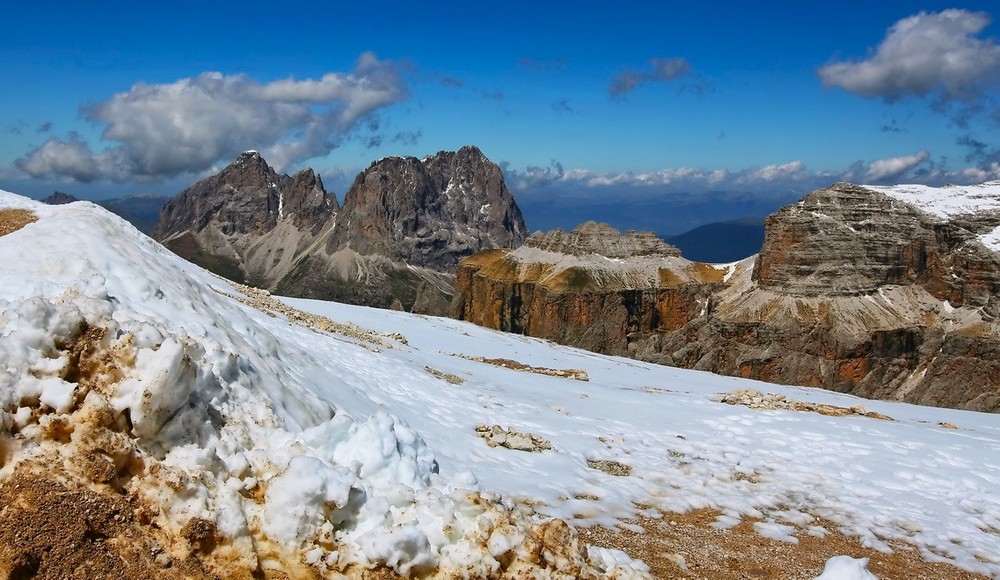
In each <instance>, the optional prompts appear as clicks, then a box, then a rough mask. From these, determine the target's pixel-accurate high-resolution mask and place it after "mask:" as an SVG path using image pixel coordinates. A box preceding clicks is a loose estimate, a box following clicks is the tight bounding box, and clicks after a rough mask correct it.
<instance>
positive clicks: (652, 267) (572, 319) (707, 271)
mask: <svg viewBox="0 0 1000 580" xmlns="http://www.w3.org/2000/svg"><path fill="white" fill-rule="evenodd" d="M919 193H920V194H921V195H924V196H925V197H926V196H927V195H930V196H931V199H945V200H948V201H949V203H948V204H945V205H946V206H947V208H950V209H948V211H945V210H942V209H941V207H940V204H938V205H935V204H933V203H926V200H924V198H921V197H919V196H916V195H915V194H913V193H912V192H910V193H907V190H906V188H883V189H882V190H877V189H876V188H868V187H861V186H856V185H850V184H836V185H834V186H831V187H829V188H826V189H821V190H818V191H815V192H813V193H811V194H809V195H808V196H806V197H805V198H803V199H802V200H800V201H799V202H798V203H795V204H792V205H790V206H788V207H785V208H784V209H782V210H780V211H779V212H777V213H776V214H774V215H772V216H771V217H770V218H768V220H767V222H766V232H765V240H764V245H763V248H762V249H761V252H760V254H758V255H757V256H755V257H750V258H747V259H746V260H743V261H741V262H739V263H736V264H731V265H727V266H725V267H718V266H710V265H707V264H698V263H693V262H689V261H687V260H685V259H684V258H681V257H676V256H675V255H670V253H669V252H666V253H665V252H662V251H661V252H659V253H655V254H652V255H650V254H642V253H641V251H636V253H635V254H633V257H627V252H626V255H623V252H622V251H621V250H619V249H618V244H621V246H622V247H627V246H628V244H626V243H625V239H626V238H627V237H628V236H627V235H626V236H620V237H618V238H605V240H604V241H603V242H601V243H597V244H596V245H594V244H592V243H591V242H592V241H594V240H595V238H594V237H590V238H589V239H587V238H588V236H586V235H585V234H586V232H587V231H595V232H596V231H597V230H603V231H604V232H605V234H598V235H605V236H607V234H608V233H610V232H607V229H606V228H599V227H596V228H595V226H593V225H588V226H586V227H585V228H580V229H578V230H575V231H574V232H573V233H571V234H566V233H565V232H559V231H557V232H552V233H549V234H545V235H536V236H532V238H531V239H529V241H528V243H527V244H526V245H525V247H524V248H521V249H518V250H515V251H511V252H503V251H493V252H483V253H481V254H478V255H476V256H473V257H471V258H469V259H467V260H465V261H463V262H462V264H461V265H460V267H459V272H458V280H457V283H456V297H455V301H454V303H453V314H454V315H455V316H457V317H459V318H464V319H467V320H471V321H473V322H477V323H479V324H482V325H484V326H489V327H492V328H500V329H504V330H510V331H514V332H522V333H525V334H529V335H532V336H539V337H544V338H549V339H552V340H556V341H559V342H563V343H567V344H573V345H576V346H581V347H584V348H588V349H591V350H596V351H599V352H605V353H609V354H627V355H629V356H633V357H636V358H639V359H643V360H648V361H652V362H658V363H663V364H669V365H674V366H681V367H685V368H696V369H701V370H707V371H712V372H716V373H720V374H728V375H735V376H742V377H747V378H754V379H760V380H764V381H770V382H779V383H785V384H797V385H806V386H816V387H823V388H828V389H833V390H838V391H842V392H851V393H854V394H857V395H860V396H864V397H871V398H880V399H895V400H902V401H907V402H912V403H918V404H927V405H938V406H947V407H958V408H967V409H973V410H980V411H991V412H996V411H1000V323H998V312H1000V311H998V308H1000V307H998V301H1000V298H997V296H998V293H1000V254H998V253H997V248H998V247H1000V243H998V241H1000V231H998V230H1000V228H998V226H1000V183H994V184H985V185H983V186H979V188H967V189H965V190H962V189H958V188H942V189H940V190H936V191H934V192H930V193H928V192H926V191H923V190H921V192H919ZM931 194H933V195H931ZM935 196H936V197H935ZM922 200H923V201H924V203H921V201H922ZM993 201H996V206H995V207H994V206H993V205H991V204H992V202H993ZM955 207H958V208H959V209H958V210H955V209H954V208H955ZM574 236H577V237H578V238H580V240H579V241H574ZM633 237H634V236H633ZM543 240H546V241H543ZM549 240H551V242H550V241H549ZM602 243H603V244H604V247H607V248H611V251H609V252H607V253H610V254H614V255H615V256H614V257H612V256H607V255H602V254H601V252H600V251H599V250H600V248H601V244H602ZM543 247H544V248H549V249H543ZM588 252H589V253H588ZM654 272H655V274H656V275H655V276H654V275H653V273H654ZM643 274H644V275H645V277H644V276H643Z"/></svg>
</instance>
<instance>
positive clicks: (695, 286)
mask: <svg viewBox="0 0 1000 580" xmlns="http://www.w3.org/2000/svg"><path fill="white" fill-rule="evenodd" d="M601 248H607V250H606V251H603V252H602V251H601ZM608 254H610V255H608ZM626 256H632V257H626ZM725 273H726V272H725V270H722V269H718V268H714V267H712V266H709V265H707V264H697V263H694V262H690V261H688V260H685V259H684V258H682V257H680V252H678V251H677V249H676V248H674V247H672V246H670V245H668V244H667V243H665V242H663V241H662V240H660V239H658V238H656V237H655V236H654V235H653V234H645V233H642V234H640V233H636V232H628V233H626V234H624V235H622V234H621V233H620V232H618V231H617V230H615V229H614V228H612V227H611V226H608V225H606V224H595V223H593V222H589V223H586V224H584V225H582V226H580V227H578V228H576V229H574V230H573V231H572V232H568V233H567V232H564V231H562V230H554V231H552V232H549V233H545V234H542V233H536V234H533V235H532V236H531V237H530V238H528V240H527V242H526V243H525V245H524V246H522V247H520V248H517V249H515V250H512V251H505V250H493V251H488V252H482V253H480V254H477V255H475V256H472V257H471V258H468V259H466V260H463V261H462V263H461V264H460V266H459V270H458V279H457V281H456V285H455V288H456V293H455V301H454V302H453V304H452V314H453V316H455V317H456V318H460V319H464V320H471V321H473V322H476V323H478V324H482V325H483V326H488V327H490V328H496V329H499V330H506V331H510V332H518V333H524V334H527V335H530V336H537V337H541V338H548V339H550V340H555V341H557V342H561V343H564V344H571V345H574V346H580V347H583V348H587V349H590V350H595V351H598V352H603V353H608V354H617V355H627V354H629V352H630V351H629V343H630V338H629V337H630V336H632V335H635V334H636V333H638V334H643V333H653V332H659V331H676V330H678V329H679V328H681V327H683V326H684V325H685V324H686V323H687V321H688V320H689V319H691V318H694V317H696V316H697V313H698V312H699V311H702V310H704V309H705V308H706V307H707V305H708V298H709V297H710V296H711V294H712V292H713V291H714V289H715V288H716V287H718V286H719V285H720V284H721V283H722V282H723V278H724V276H725Z"/></svg>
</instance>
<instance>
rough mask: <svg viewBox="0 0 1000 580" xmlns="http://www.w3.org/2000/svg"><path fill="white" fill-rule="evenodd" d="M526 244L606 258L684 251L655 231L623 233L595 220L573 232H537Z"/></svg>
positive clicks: (551, 250)
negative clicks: (667, 241) (662, 238)
mask: <svg viewBox="0 0 1000 580" xmlns="http://www.w3.org/2000/svg"><path fill="white" fill-rule="evenodd" d="M525 246H529V247H533V248H538V249H540V250H546V251H549V252H556V253H560V254H568V255H573V256H585V255H589V254H596V255H598V256H604V257H606V258H632V257H638V256H662V257H677V256H680V255H681V252H680V250H678V249H677V248H675V247H673V246H671V245H670V244H668V243H666V242H664V241H663V240H661V239H660V238H659V237H657V235H656V234H654V233H653V232H636V231H628V232H625V233H624V234H623V233H621V232H620V231H618V230H616V229H615V228H613V227H611V226H610V225H608V224H605V223H597V222H595V221H589V222H586V223H584V224H581V225H579V226H577V227H576V228H574V229H573V231H571V232H566V231H564V230H563V229H561V228H557V229H554V230H552V231H549V232H536V233H534V234H532V235H531V236H530V237H529V238H528V239H527V241H526V242H525Z"/></svg>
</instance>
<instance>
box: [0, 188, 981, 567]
mask: <svg viewBox="0 0 1000 580" xmlns="http://www.w3.org/2000/svg"><path fill="white" fill-rule="evenodd" d="M15 207H16V208H27V209H31V210H32V211H34V212H35V213H36V214H37V215H38V217H39V220H38V221H37V222H35V223H31V224H28V225H27V226H25V227H24V228H22V229H21V230H18V231H16V232H13V233H11V234H8V235H7V236H3V237H0V263H2V264H4V267H3V270H2V274H0V276H2V283H0V323H2V328H3V330H2V333H0V424H2V425H3V426H5V427H7V426H17V427H18V429H20V433H21V434H28V435H30V434H31V433H32V430H33V429H36V430H37V429H38V426H37V425H35V424H33V423H32V421H34V419H33V418H32V417H33V416H32V413H31V411H30V409H28V408H27V406H28V405H29V404H37V405H39V406H41V407H45V408H46V409H50V410H52V412H55V413H58V412H65V411H67V410H68V409H69V408H70V407H72V406H73V405H74V404H75V403H74V398H73V393H74V392H75V390H76V389H78V388H79V386H78V385H76V384H74V383H71V382H67V381H66V380H64V379H62V378H59V372H60V371H59V369H61V368H63V367H64V366H65V364H66V360H65V356H66V354H65V352H64V350H63V349H61V348H60V346H59V345H60V344H62V343H63V342H65V341H66V340H68V339H69V338H70V337H72V336H74V333H78V332H79V329H80V328H81V327H83V326H86V325H89V326H100V327H103V328H107V329H108V333H107V337H108V338H107V339H106V340H107V347H108V348H109V349H118V350H120V351H122V352H124V353H125V354H127V355H128V356H127V357H126V358H128V360H130V361H132V363H131V365H130V366H128V367H126V368H125V371H124V373H125V376H123V377H122V378H121V380H119V381H117V382H115V383H114V384H113V385H112V386H111V387H109V390H108V391H107V393H106V396H107V398H108V400H109V403H110V404H111V405H112V406H113V407H114V409H116V410H117V411H118V412H120V413H123V414H124V413H126V412H127V414H128V416H129V417H130V419H131V422H132V431H133V434H134V436H136V437H138V438H139V439H140V441H141V442H142V445H143V448H144V449H146V450H147V452H148V453H149V454H150V457H151V458H153V459H155V460H156V462H157V464H158V465H159V466H160V469H159V475H154V474H152V473H149V474H147V476H146V477H144V478H136V479H134V480H133V481H134V482H136V483H135V484H134V485H142V486H143V488H142V489H141V490H140V491H141V492H142V493H143V494H145V495H146V496H147V497H150V498H151V499H152V500H154V501H155V502H157V504H158V505H160V506H162V513H161V514H160V515H159V518H160V519H159V520H158V523H159V524H160V525H161V526H163V527H164V528H170V527H171V526H172V527H174V528H179V527H180V526H181V525H183V523H184V522H186V521H188V520H190V518H192V517H206V518H212V519H213V520H215V521H217V522H218V524H219V528H220V532H221V533H223V534H224V535H226V537H230V538H236V539H237V540H234V541H239V540H240V539H243V540H245V542H246V543H247V545H249V544H250V542H251V540H250V538H251V537H252V536H253V537H254V538H255V539H254V542H258V543H259V542H261V541H265V540H266V541H267V542H271V543H273V545H274V546H275V549H276V550H285V551H289V552H294V553H300V554H305V556H304V558H305V560H306V561H307V562H308V563H309V564H310V565H313V566H314V567H316V568H317V569H319V570H321V571H326V572H324V573H328V574H335V573H336V572H337V571H338V570H342V569H344V567H345V566H348V565H351V564H360V565H371V564H375V563H378V564H383V565H387V566H389V567H391V568H393V569H395V570H396V571H398V572H400V573H403V574H407V573H411V574H419V573H422V572H423V571H425V570H427V569H430V568H431V567H435V566H437V567H442V568H446V569H453V570H461V571H463V573H465V574H469V575H471V576H476V575H477V574H486V573H488V572H489V571H490V570H494V571H495V570H496V566H497V565H498V564H497V562H498V560H497V559H498V558H501V557H504V555H505V554H509V553H510V552H512V551H517V550H519V549H521V546H523V544H524V542H525V540H526V538H527V534H528V533H529V531H528V530H529V527H528V526H529V524H530V523H531V522H538V521H539V516H543V517H557V518H563V519H565V520H567V521H575V522H576V523H577V524H580V525H590V524H595V523H603V524H613V523H615V522H617V521H618V520H619V519H620V518H624V517H628V516H632V515H635V514H636V513H642V514H643V515H646V516H649V517H657V516H658V512H657V511H656V510H655V509H649V510H643V511H640V508H638V507H636V506H637V505H645V506H651V507H652V508H658V509H664V510H670V511H686V510H690V509H695V508H702V507H714V508H717V509H719V510H720V511H721V512H722V514H723V515H722V516H721V517H720V519H719V521H718V522H717V523H716V525H719V526H723V527H728V526H732V525H735V524H737V523H738V522H739V521H740V519H741V518H743V517H746V516H749V517H754V518H760V519H761V521H760V522H759V523H758V525H757V529H758V531H759V532H760V533H762V534H765V535H768V536H771V537H778V538H781V539H784V540H794V536H792V532H793V527H795V528H797V529H799V530H805V531H806V532H807V533H816V534H821V533H823V529H822V528H821V527H820V526H819V525H818V520H817V518H823V519H825V520H827V521H829V522H832V523H833V524H834V525H835V526H837V527H839V528H840V530H841V531H843V532H845V533H847V534H850V535H856V536H858V537H859V538H860V539H861V542H862V543H863V544H864V545H866V546H870V547H873V548H875V549H878V550H883V551H887V550H890V549H891V546H890V545H889V542H890V541H891V540H905V541H907V542H910V543H912V544H914V545H916V546H917V547H918V548H919V549H920V552H921V555H922V556H923V557H924V558H926V559H928V560H931V561H948V562H952V563H955V564H957V565H959V566H961V567H963V568H966V569H969V570H972V571H976V572H980V573H983V574H986V575H989V576H993V577H997V578H1000V558H998V556H997V554H1000V495H998V494H997V493H996V489H997V486H998V485H1000V461H997V458H998V457H1000V418H998V417H997V416H994V415H986V414H977V413H970V412H963V411H956V410H948V409H937V408H925V407H917V406H911V405H905V404H900V403H891V402H879V401H867V400H865V401H863V404H864V406H865V407H866V408H868V409H869V410H872V411H876V412H878V413H882V414H885V415H889V416H890V417H892V418H894V419H895V421H881V420H877V419H871V418H868V417H861V416H844V417H829V416H823V415H818V414H812V413H801V412H794V411H759V410H751V409H748V408H744V407H734V406H729V405H725V404H721V403H718V402H715V401H714V400H713V399H714V398H715V397H716V396H717V395H718V394H719V393H725V392H729V391H732V390H734V389H737V388H753V389H757V390H759V391H762V392H770V393H779V394H783V395H786V396H787V397H788V398H790V399H796V400H801V401H809V402H816V403H825V404H830V405H839V406H845V407H849V406H851V405H855V404H858V403H860V402H861V401H860V400H859V399H857V398H855V397H851V396H847V395H842V394H837V393H832V392H827V391H821V390H816V389H808V388H799V387H783V386H777V385H771V384H764V383H757V382H754V381H748V380H743V379H736V378H727V377H719V376H715V375H711V374H708V373H701V372H695V371H687V370H681V369H673V368H668V367H662V366H656V365H651V364H645V363H641V362H637V361H634V360H629V359H622V358H615V357H607V356H602V355H596V354H592V353H589V352H585V351H582V350H577V349H572V348H567V347H561V346H557V345H553V344H551V343H549V342H546V341H542V340H537V339H531V338H527V337H522V336H515V335H508V334H502V333H497V332H493V331H489V330H486V329H483V328H479V327H476V326H473V325H471V324H467V323H463V322H459V321H454V320H448V319H437V318H430V317H424V316H417V315H410V314H405V313H398V312H391V311H387V310H374V309H367V308H361V307H353V306H348V305H342V304H336V303H325V302H319V301H310V300H300V299H283V301H284V302H285V303H287V304H288V305H291V306H294V307H295V308H298V309H300V310H302V311H306V312H311V313H315V314H318V315H322V316H324V317H326V318H328V319H330V320H333V321H336V322H351V323H354V324H356V325H359V326H360V327H363V328H366V329H371V330H373V331H375V332H378V333H383V334H384V335H386V334H391V333H400V334H401V335H402V336H403V337H405V341H404V340H396V339H390V338H387V337H385V336H383V338H384V340H382V341H381V342H380V343H374V342H370V341H368V342H366V341H365V340H363V339H360V338H357V337H352V336H346V335H343V334H337V333H334V332H326V331H320V330H317V329H315V328H310V327H307V326H302V325H296V324H291V323H290V322H289V321H288V320H286V319H285V318H284V317H283V316H281V315H278V316H268V315H266V314H264V313H263V312H261V311H259V310H257V309H255V308H252V307H251V306H248V305H246V304H244V303H241V302H240V301H238V300H236V299H234V298H233V295H234V294H236V291H235V290H234V289H233V287H232V286H230V285H229V284H228V283H226V282H225V281H223V280H221V279H218V278H216V277H214V276H211V275H210V274H207V273H206V272H204V271H203V270H201V269H199V268H197V267H196V266H194V265H191V264H189V263H187V262H185V261H183V260H181V259H180V258H178V257H176V256H174V255H173V254H172V253H170V252H169V251H167V250H165V249H164V248H163V247H161V246H160V245H158V244H156V243H155V242H153V241H152V240H149V239H148V238H146V237H145V236H143V235H142V234H140V233H139V232H138V231H136V230H135V229H134V228H132V227H131V226H130V225H128V224H127V223H126V222H124V221H122V220H120V219H118V218H117V217H115V216H113V215H111V214H109V213H107V212H106V211H104V210H103V209H101V208H99V207H97V206H95V205H93V204H90V203H77V204H71V205H67V206H44V205H41V204H37V203H35V202H31V201H30V200H27V199H25V198H21V197H18V196H15V195H13V194H7V193H5V192H0V208H15ZM455 355H461V356H455ZM472 357H484V358H487V359H489V358H507V359H514V360H516V361H518V362H519V363H523V364H524V365H531V366H535V367H546V368H556V369H582V370H584V371H586V373H587V375H588V376H589V381H586V382H584V381H578V380H570V379H565V378H561V377H558V376H545V375H539V374H533V373H528V372H520V371H516V370H513V369H509V368H504V367H499V366H495V365H491V364H486V363H483V362H477V361H475V360H471V358H472ZM428 369H433V370H434V371H437V373H436V374H435V373H432V372H430V371H429V370H428ZM449 375H450V376H454V377H457V378H459V379H461V381H455V382H450V381H447V380H444V379H442V378H441V377H442V376H449ZM92 395H93V396H97V393H91V394H90V395H88V396H87V400H88V401H89V400H90V399H91V396H92ZM32 402H37V403H32ZM939 423H948V424H953V425H955V426H957V429H945V428H943V427H941V426H940V425H939ZM480 424H485V425H501V426H504V427H509V428H512V429H517V430H518V431H521V432H526V433H530V434H532V435H537V436H539V437H541V438H544V439H546V440H548V441H550V442H551V444H552V449H551V450H547V451H542V452H540V453H526V452H520V451H515V450H511V449H507V448H504V447H500V446H498V447H489V446H488V445H486V443H485V441H484V440H482V439H480V438H479V437H477V436H476V432H475V428H476V427H477V426H478V425H480ZM24 445H25V446H24V447H23V448H19V449H13V450H12V451H11V453H12V455H13V456H14V457H29V456H31V455H32V453H34V451H33V449H32V448H30V447H29V444H27V443H25V444H24ZM600 460H605V461H615V462H619V463H622V464H624V465H627V466H629V467H630V468H631V471H630V473H629V475H627V476H616V475H611V474H609V473H605V472H603V471H600V470H598V469H594V468H593V467H591V466H590V464H588V461H591V462H592V461H600ZM16 463H17V462H16V461H10V462H8V463H6V464H5V465H3V467H2V468H0V477H4V476H6V475H7V474H9V473H10V472H11V470H13V469H14V468H15V467H16ZM259 492H262V493H259ZM255 493H259V495H260V496H261V501H260V502H259V503H258V502H256V501H251V500H249V499H247V497H248V496H252V495H253V494H255ZM581 498H582V499H581ZM522 500H530V502H531V503H532V504H533V505H534V510H536V511H537V514H538V515H534V514H532V513H531V512H530V510H527V511H526V508H524V507H523V505H524V502H523V501H522ZM254 530H260V532H259V533H260V534H262V535H261V536H260V537H257V536H254V534H255V533H258V532H255V531H254ZM331 546H334V547H335V549H334V548H331ZM588 555H589V558H590V561H591V562H592V563H594V565H595V566H603V567H604V568H603V569H604V570H605V572H604V573H605V574H606V575H607V576H608V577H629V576H630V575H634V576H641V575H642V574H644V573H645V572H644V571H645V567H644V566H643V565H642V564H640V563H637V562H633V561H631V560H630V559H629V558H628V557H627V556H625V555H624V554H623V553H620V552H617V551H614V550H604V549H599V548H592V549H590V551H589V554H588ZM831 565H832V566H835V567H836V570H849V569H851V568H850V566H851V565H853V566H854V567H855V568H854V569H857V565H856V564H851V565H849V564H847V563H844V562H843V561H841V560H837V561H836V562H834V560H831V562H828V564H827V568H828V569H830V566H831ZM862 568H863V566H862ZM855 571H856V570H855ZM835 573H844V574H846V573H847V572H836V571H835V572H831V574H835ZM857 574H860V572H857ZM857 574H856V575H855V576H824V577H830V578H832V577H847V578H867V577H866V576H863V575H857Z"/></svg>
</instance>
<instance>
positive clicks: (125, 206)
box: [42, 158, 776, 263]
mask: <svg viewBox="0 0 1000 580" xmlns="http://www.w3.org/2000/svg"><path fill="white" fill-rule="evenodd" d="M388 159H401V158H388ZM498 177H500V176H499V175H497V176H494V179H496V178H498ZM329 195H330V198H331V199H334V203H336V202H335V199H336V198H334V197H333V194H332V193H331V194H329ZM170 199H171V198H170V197H169V196H160V195H156V194H151V193H140V194H137V195H129V196H126V197H119V198H115V199H107V200H102V201H98V202H95V203H97V204H98V205H100V206H102V207H104V208H106V209H108V210H109V211H111V212H113V213H116V214H118V215H119V216H121V217H122V218H124V219H126V220H128V221H129V222H131V223H132V225H134V226H135V227H136V228H138V229H139V230H140V231H142V232H143V233H145V234H152V233H153V228H154V227H155V226H156V222H157V220H158V219H159V217H160V211H161V210H162V209H163V206H164V205H165V204H166V202H167V201H169V200H170ZM42 201H43V202H44V203H47V204H50V205H58V204H62V203H70V202H73V201H78V198H76V197H75V196H73V195H70V194H68V193H64V192H61V191H57V192H55V193H53V194H52V195H50V196H49V197H47V198H45V199H43V200H42ZM713 203H714V202H713ZM518 205H519V206H521V210H522V211H524V213H525V215H527V216H528V219H527V222H528V226H529V227H531V228H536V229H538V228H539V227H540V226H541V229H552V228H554V227H557V226H555V225H552V224H551V223H550V222H553V223H554V222H556V221H558V222H559V224H562V222H564V221H566V220H570V222H572V223H571V224H570V225H567V226H561V225H560V226H558V227H566V228H568V229H572V228H573V227H575V226H576V225H578V224H580V223H584V222H587V221H591V220H597V221H600V222H602V223H609V224H611V225H613V226H615V227H617V228H619V229H621V230H623V231H625V230H638V231H656V232H661V234H660V236H661V237H662V238H663V239H664V240H666V241H668V242H670V243H671V244H672V245H674V246H677V247H678V248H680V250H681V251H682V252H683V254H684V256H685V257H686V258H689V259H691V260H695V261H698V262H710V263H724V262H732V261H734V260H739V259H742V258H745V257H747V256H749V255H751V254H755V253H757V251H758V250H760V246H761V244H762V243H763V241H764V218H762V217H737V218H736V219H730V220H725V221H718V222H713V223H709V224H705V225H701V226H698V227H696V228H694V229H692V230H690V231H686V232H685V233H682V234H679V235H678V234H673V235H671V234H669V233H666V232H669V231H671V230H670V229H664V228H665V227H668V226H669V227H671V228H681V229H680V230H679V231H684V230H683V227H684V224H686V223H698V222H699V221H700V220H703V219H704V216H705V215H708V214H707V210H706V208H704V207H702V206H701V205H691V204H682V205H680V206H674V205H673V204H671V203H665V202H663V201H662V200H661V201H658V202H656V204H654V206H650V207H648V208H647V207H645V206H642V207H636V206H635V205H634V204H617V205H616V204H611V203H608V204H599V205H593V204H584V205H581V206H578V207H574V206H572V204H567V203H565V202H562V201H560V200H556V199H551V200H545V201H539V200H532V201H528V202H527V203H525V204H521V203H520V202H519V203H518ZM716 205H717V204H716ZM765 205H766V204H764V205H762V204H754V203H750V202H737V203H735V204H734V205H733V206H732V207H729V208H727V210H726V211H727V212H733V211H746V212H747V213H746V214H743V215H748V214H749V213H752V212H760V214H759V215H764V214H766V213H770V212H771V211H773V209H776V208H773V209H770V210H766V209H763V208H764V207H765ZM623 206H628V207H623ZM557 215H558V216H559V217H558V218H557V217H556V216H557ZM712 215H718V214H712ZM722 215H726V214H722ZM664 216H666V217H664ZM501 219H502V218H501ZM536 224H537V225H536ZM546 224H548V225H546ZM673 231H678V230H677V229H674V230H673Z"/></svg>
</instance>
